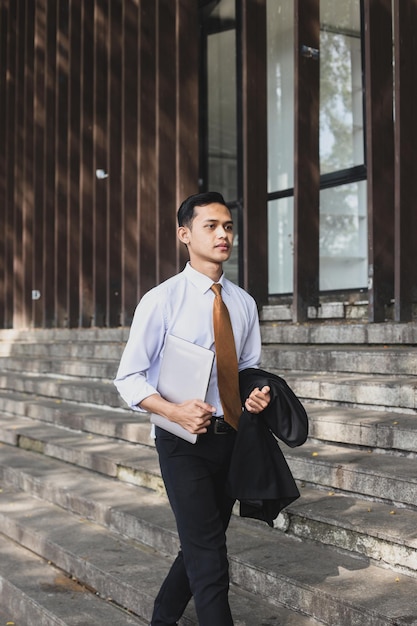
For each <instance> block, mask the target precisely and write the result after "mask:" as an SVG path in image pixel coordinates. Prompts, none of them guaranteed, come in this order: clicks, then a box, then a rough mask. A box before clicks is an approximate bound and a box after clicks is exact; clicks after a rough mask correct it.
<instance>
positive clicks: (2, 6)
mask: <svg viewBox="0 0 417 626" xmlns="http://www.w3.org/2000/svg"><path fill="white" fill-rule="evenodd" d="M6 86H7V7H6V3H5V0H0V94H5V93H6ZM6 137H7V133H6V100H5V98H4V97H0V206H2V207H4V208H3V210H2V211H1V210H0V328H4V326H5V303H6V289H5V287H6V276H7V273H6V259H5V254H6V245H5V238H6V211H5V208H6V197H7V186H6V162H7V157H6V151H5V149H2V148H1V147H2V146H5V145H6Z"/></svg>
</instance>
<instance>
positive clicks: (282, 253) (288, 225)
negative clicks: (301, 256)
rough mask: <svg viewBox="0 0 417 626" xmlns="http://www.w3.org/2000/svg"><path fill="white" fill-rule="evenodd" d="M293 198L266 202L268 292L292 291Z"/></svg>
mask: <svg viewBox="0 0 417 626" xmlns="http://www.w3.org/2000/svg"><path fill="white" fill-rule="evenodd" d="M293 232H294V199H293V197H290V198H281V199H280V200H273V201H271V202H269V203H268V262H269V293H270V294H282V293H292V290H293V256H294V239H293Z"/></svg>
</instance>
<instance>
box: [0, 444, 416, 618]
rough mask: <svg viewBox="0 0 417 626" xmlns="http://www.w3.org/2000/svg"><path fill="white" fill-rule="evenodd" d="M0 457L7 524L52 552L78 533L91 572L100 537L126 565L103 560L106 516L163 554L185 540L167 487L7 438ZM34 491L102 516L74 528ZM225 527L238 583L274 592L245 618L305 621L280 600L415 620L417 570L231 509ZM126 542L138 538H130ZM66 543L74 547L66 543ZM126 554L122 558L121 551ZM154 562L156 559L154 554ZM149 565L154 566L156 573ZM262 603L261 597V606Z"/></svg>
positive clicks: (332, 612) (313, 612)
mask: <svg viewBox="0 0 417 626" xmlns="http://www.w3.org/2000/svg"><path fill="white" fill-rule="evenodd" d="M0 459H2V466H1V470H0V478H1V480H2V482H3V484H4V490H5V497H4V499H3V502H4V507H3V509H2V511H1V519H2V522H1V525H2V527H5V528H7V529H8V530H7V532H10V534H12V532H16V533H18V534H19V536H21V537H23V538H25V541H26V538H28V539H27V540H28V541H29V539H30V541H33V543H32V544H31V545H32V548H33V547H34V546H35V544H36V545H38V546H40V548H42V549H51V550H53V556H54V558H55V555H56V553H57V551H59V552H61V551H62V549H63V548H64V546H62V545H61V544H62V543H63V542H64V541H65V542H67V541H69V540H70V538H71V536H72V537H74V536H75V537H76V541H75V545H74V547H73V548H72V551H74V552H75V550H76V549H77V550H78V547H79V550H80V553H81V557H80V559H79V560H78V559H77V562H79V563H80V567H84V568H86V570H88V571H89V572H90V569H91V568H92V561H94V562H95V558H96V557H95V554H94V545H96V544H97V543H98V549H99V551H101V552H103V553H104V556H99V557H97V560H100V559H101V567H102V569H103V570H104V571H105V572H107V571H111V573H112V575H113V576H114V575H117V572H118V571H121V570H118V568H117V563H116V566H115V567H112V568H108V567H107V566H106V565H105V564H104V563H103V559H105V558H106V555H107V551H108V550H107V547H106V548H103V546H104V544H103V541H100V537H102V533H103V532H104V531H103V530H99V531H97V530H96V528H97V527H96V524H97V523H99V524H103V525H105V526H107V527H111V528H112V530H113V531H115V530H117V532H120V533H123V535H125V536H127V537H131V538H132V537H134V538H135V539H136V541H135V546H136V545H137V539H140V541H141V542H142V543H144V544H145V545H148V546H149V547H150V548H152V549H153V550H157V551H158V552H162V553H163V554H169V555H170V556H172V555H173V554H174V553H175V552H176V550H177V548H178V542H177V538H176V534H175V531H174V526H173V520H172V514H171V512H170V510H169V508H168V506H167V504H166V502H165V501H164V498H162V497H161V496H158V495H156V494H153V493H151V492H150V491H147V490H144V489H139V488H137V487H132V486H129V485H119V484H118V483H117V481H114V480H112V479H110V478H106V477H100V476H97V475H95V474H92V473H90V472H88V471H87V470H82V469H78V468H74V467H69V466H68V467H66V466H65V465H63V464H62V463H60V462H58V461H56V460H54V459H45V458H42V457H39V456H38V455H35V454H33V453H29V452H25V451H21V450H13V449H7V446H3V447H2V449H1V454H0ZM19 487H20V488H21V487H24V488H25V490H26V494H11V496H10V497H11V498H12V500H11V501H10V500H9V499H8V495H7V491H8V490H9V489H10V488H12V489H14V490H15V489H17V488H19ZM30 494H32V495H36V496H37V497H38V498H39V497H43V498H45V499H48V500H50V501H55V504H59V505H60V506H61V507H62V508H66V509H70V510H72V511H73V513H76V514H77V515H78V516H84V517H88V518H89V519H94V520H95V521H94V523H93V524H90V523H86V522H85V521H84V522H83V521H82V520H79V519H78V520H76V522H75V524H76V529H75V530H72V531H68V530H67V528H68V527H67V523H68V522H65V523H57V519H58V518H56V517H54V516H55V515H58V513H59V514H60V515H61V514H62V512H58V513H54V514H53V515H52V514H51V515H50V514H49V513H48V514H47V513H46V512H45V511H46V509H44V507H45V506H47V503H40V502H39V500H37V501H36V503H35V505H34V506H35V512H34V513H33V512H32V514H31V513H30V507H29V509H28V508H27V507H26V505H24V504H23V502H24V501H27V499H28V497H29V495H30ZM135 494H136V496H137V497H136V496H135ZM13 498H14V499H13ZM29 500H31V497H30V498H29ZM13 503H14V504H13ZM74 509H76V510H75V511H74ZM48 511H49V509H48ZM324 515H325V511H324ZM6 520H7V522H6ZM44 520H48V523H47V525H44ZM54 520H55V521H54ZM10 529H11V530H10ZM13 529H14V530H13ZM92 529H93V530H92ZM84 533H86V534H85V535H84ZM96 536H97V537H98V539H97V538H96ZM228 536H229V540H228V541H229V554H230V565H231V576H232V582H233V586H234V589H235V586H236V587H240V588H241V590H243V591H245V592H246V590H248V591H251V592H254V591H256V594H257V596H258V597H260V598H262V602H264V601H265V600H266V599H268V600H269V603H270V604H272V605H274V608H273V609H270V612H269V617H268V618H267V619H266V620H264V619H262V620H261V619H259V618H256V619H255V620H254V621H251V620H247V621H243V623H244V624H247V626H249V625H250V626H256V624H260V623H263V624H274V623H280V624H287V623H288V624H294V625H297V626H298V625H299V626H301V625H303V624H304V622H303V621H301V620H302V618H301V617H300V616H297V619H298V620H299V621H297V619H295V621H290V622H287V621H285V620H283V619H282V617H278V619H277V621H276V622H274V621H268V620H270V619H271V617H270V616H277V615H278V614H277V613H276V611H277V610H278V608H279V607H280V606H281V605H284V606H285V607H286V608H287V609H289V610H290V611H296V612H299V611H301V613H303V614H306V615H309V616H313V617H314V619H315V620H318V621H319V622H322V623H324V624H328V625H329V626H330V625H331V626H334V625H335V624H337V625H338V626H348V625H349V626H352V624H355V625H356V624H357V625H359V624H371V625H372V626H385V625H388V624H389V625H391V626H393V625H394V624H398V625H400V624H404V625H405V624H410V623H412V622H413V620H417V597H416V594H415V578H412V577H409V576H406V575H405V574H398V573H395V572H392V571H389V570H388V569H385V568H381V567H376V566H375V565H373V564H372V563H371V562H370V561H369V560H368V559H365V558H359V557H353V556H352V555H349V554H347V553H346V552H344V551H341V550H335V549H334V548H332V547H330V546H323V545H320V544H318V543H316V542H315V541H310V540H308V539H304V540H303V541H300V540H299V539H294V538H293V537H291V536H289V535H286V534H284V533H280V532H277V531H276V530H273V529H269V528H268V527H267V526H266V525H261V524H260V523H256V522H253V523H245V522H243V521H242V520H238V519H233V520H232V523H231V527H230V531H229V534H228ZM90 537H91V540H90V539H89V538H90ZM113 539H114V537H113ZM84 541H85V542H86V543H84ZM115 541H116V543H117V545H119V541H121V540H120V538H119V537H116V539H115ZM51 543H53V546H52V547H51V546H50V544H51ZM127 545H128V546H131V545H132V544H131V543H130V542H129V541H128V542H127ZM57 546H59V547H57ZM100 546H101V547H100ZM40 548H39V549H40ZM69 551H70V550H68V549H67V550H66V553H68V552H69ZM109 552H110V554H112V555H113V557H112V558H114V557H116V559H117V555H118V548H117V547H114V546H113V548H112V549H110V550H109ZM71 553H72V552H71ZM148 554H149V551H148ZM67 558H68V557H67ZM83 562H84V564H82V563H83ZM122 562H123V563H124V562H125V559H124V557H123V558H122ZM127 562H128V563H129V564H130V565H129V567H127V568H126V567H123V568H122V569H123V581H124V580H125V576H124V572H125V571H127V574H129V573H130V572H131V569H132V568H133V569H134V568H135V567H136V560H134V562H133V563H132V560H128V561H127ZM147 563H148V569H149V560H148V561H147ZM150 575H152V576H153V574H152V573H150ZM135 579H136V580H137V577H136V578H135ZM151 584H152V583H151ZM113 590H114V586H113V587H112V591H113ZM112 597H114V593H112ZM240 601H241V600H240V599H239V605H240ZM233 602H235V600H233ZM258 603H259V600H258V602H256V603H255V604H256V606H257V605H258ZM237 604H238V603H236V604H235V606H237ZM292 617H294V616H293V615H292ZM243 619H244V618H243ZM258 619H259V621H258ZM306 623H309V622H306Z"/></svg>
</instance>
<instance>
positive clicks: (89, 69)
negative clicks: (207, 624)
mask: <svg viewBox="0 0 417 626" xmlns="http://www.w3.org/2000/svg"><path fill="white" fill-rule="evenodd" d="M81 25H82V35H81V36H82V41H81V49H82V52H81V93H80V97H81V119H80V124H81V127H80V132H81V137H80V144H81V153H80V156H81V161H80V192H81V197H80V267H79V272H80V279H79V280H80V283H79V285H80V286H79V288H80V326H86V327H89V326H91V323H92V320H93V319H94V301H93V265H94V257H93V242H94V237H93V232H94V231H93V229H94V223H93V214H94V211H93V209H94V192H93V190H94V178H93V176H94V160H93V147H94V143H93V128H94V100H93V89H92V85H93V84H94V2H93V0H87V1H86V2H83V4H82V14H81Z"/></svg>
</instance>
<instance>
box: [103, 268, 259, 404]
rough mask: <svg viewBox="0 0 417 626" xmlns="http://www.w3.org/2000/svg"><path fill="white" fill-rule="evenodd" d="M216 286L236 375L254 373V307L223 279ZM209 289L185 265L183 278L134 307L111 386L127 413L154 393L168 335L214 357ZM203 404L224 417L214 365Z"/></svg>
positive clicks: (208, 282) (154, 291)
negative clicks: (229, 325)
mask: <svg viewBox="0 0 417 626" xmlns="http://www.w3.org/2000/svg"><path fill="white" fill-rule="evenodd" d="M219 282H220V283H221V284H222V297H223V300H224V303H225V304H226V306H227V308H228V310H229V315H230V320H231V323H232V328H233V334H234V338H235V344H236V354H237V359H238V366H239V370H242V369H246V368H247V367H259V363H260V358H261V337H260V329H259V318H258V310H257V307H256V303H255V301H254V299H253V298H252V296H250V295H249V294H248V293H247V292H246V291H244V290H243V289H241V288H240V287H238V286H237V285H235V284H234V283H232V282H231V281H229V280H227V279H226V278H225V277H224V276H222V277H221V279H220V281H219ZM212 284H213V281H212V280H211V279H210V278H208V276H206V275H204V274H201V273H200V272H197V271H196V270H194V269H193V268H192V267H191V265H190V264H189V263H187V265H186V267H185V269H184V270H183V271H182V272H180V273H179V274H177V275H176V276H173V277H172V278H169V279H168V280H166V281H165V282H163V283H161V284H160V285H158V286H157V287H154V288H153V289H151V290H150V291H149V292H148V293H146V294H145V295H144V296H143V298H142V299H141V301H140V302H139V304H138V306H137V308H136V311H135V315H134V318H133V322H132V326H131V329H130V334H129V339H128V341H127V344H126V347H125V349H124V352H123V355H122V358H121V361H120V365H119V369H118V372H117V376H116V378H115V380H114V384H115V385H116V387H117V389H118V391H119V393H120V395H121V396H122V398H123V399H124V400H125V402H126V403H127V404H128V405H129V406H130V407H131V408H132V409H134V410H141V409H140V407H139V406H138V404H139V403H140V402H142V400H144V399H145V398H147V397H148V396H150V395H152V394H154V393H157V390H156V386H157V383H158V375H159V369H160V366H161V358H162V355H163V350H164V345H165V337H166V335H167V334H171V335H176V336H177V337H181V338H182V339H186V340H187V341H191V342H193V343H196V344H198V345H200V346H203V347H204V348H209V349H210V350H213V352H214V351H215V349H214V332H213V319H212V312H213V300H214V293H213V292H212V290H211V289H210V287H211V285H212ZM191 399H192V398H190V400H191ZM201 399H202V400H204V398H201ZM206 401H207V402H208V403H209V404H212V405H213V406H214V407H216V412H215V414H216V415H222V414H223V410H222V405H221V402H220V396H219V391H218V386H217V369H216V361H214V366H213V370H212V374H211V378H210V383H209V388H208V392H207V396H206Z"/></svg>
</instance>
